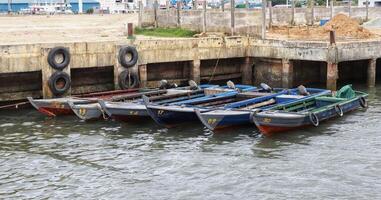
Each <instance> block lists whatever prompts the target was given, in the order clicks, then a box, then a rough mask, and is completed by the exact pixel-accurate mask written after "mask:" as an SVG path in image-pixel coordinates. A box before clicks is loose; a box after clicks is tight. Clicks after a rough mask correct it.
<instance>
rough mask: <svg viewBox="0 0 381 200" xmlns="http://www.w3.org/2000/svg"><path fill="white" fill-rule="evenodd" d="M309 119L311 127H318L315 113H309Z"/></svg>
mask: <svg viewBox="0 0 381 200" xmlns="http://www.w3.org/2000/svg"><path fill="white" fill-rule="evenodd" d="M309 117H310V121H311V123H312V125H314V126H319V118H318V117H317V116H316V114H315V113H313V112H310V114H309Z"/></svg>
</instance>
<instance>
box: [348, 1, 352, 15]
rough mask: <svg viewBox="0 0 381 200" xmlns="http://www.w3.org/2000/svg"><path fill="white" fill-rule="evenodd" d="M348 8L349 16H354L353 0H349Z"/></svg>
mask: <svg viewBox="0 0 381 200" xmlns="http://www.w3.org/2000/svg"><path fill="white" fill-rule="evenodd" d="M348 9H349V11H348V14H349V17H351V16H352V0H349V1H348Z"/></svg>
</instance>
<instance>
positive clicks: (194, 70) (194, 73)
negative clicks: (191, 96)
mask: <svg viewBox="0 0 381 200" xmlns="http://www.w3.org/2000/svg"><path fill="white" fill-rule="evenodd" d="M200 66H201V61H200V60H193V61H191V74H190V79H191V80H194V81H195V82H196V83H197V84H200V79H201V78H200V75H201V71H200Z"/></svg>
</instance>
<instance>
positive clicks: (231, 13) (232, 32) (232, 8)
mask: <svg viewBox="0 0 381 200" xmlns="http://www.w3.org/2000/svg"><path fill="white" fill-rule="evenodd" d="M234 8H235V1H234V0H230V20H231V21H230V28H231V35H234V31H235V30H234V27H235V24H234V20H235V19H234Z"/></svg>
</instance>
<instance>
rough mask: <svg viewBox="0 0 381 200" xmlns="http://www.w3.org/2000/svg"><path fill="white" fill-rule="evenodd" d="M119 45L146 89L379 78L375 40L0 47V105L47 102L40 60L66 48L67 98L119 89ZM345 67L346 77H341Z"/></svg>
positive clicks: (379, 50) (379, 49)
mask: <svg viewBox="0 0 381 200" xmlns="http://www.w3.org/2000/svg"><path fill="white" fill-rule="evenodd" d="M125 45H132V46H135V47H136V48H137V51H138V53H139V59H138V62H137V64H136V66H135V67H133V68H132V69H131V70H132V71H133V72H136V73H137V74H139V78H140V86H152V87H154V86H157V84H158V81H159V80H161V79H163V78H165V79H168V80H169V81H172V82H177V83H185V82H186V81H187V80H189V79H193V80H195V81H196V82H201V83H207V82H209V81H210V80H211V77H213V79H212V82H213V81H215V82H218V81H220V82H225V81H226V80H235V81H237V82H243V83H255V84H259V83H261V82H266V83H268V84H270V85H271V86H273V87H293V86H296V85H299V84H313V83H315V82H325V83H326V84H327V88H330V89H336V84H337V81H338V80H344V79H345V77H344V76H343V75H342V74H343V73H344V74H347V73H354V72H356V73H357V72H358V74H363V75H361V77H362V78H366V79H367V81H366V82H367V83H368V84H369V85H370V86H371V85H373V82H374V79H377V77H379V76H377V75H376V73H378V72H377V71H378V70H377V69H379V68H380V67H379V66H380V64H379V63H380V61H379V59H378V58H381V41H379V40H375V41H366V42H355V41H353V42H341V43H337V44H336V45H329V44H328V43H327V42H307V41H305V42H296V41H278V40H265V41H263V40H258V39H256V38H253V37H238V36H237V37H224V38H222V37H210V38H198V39H197V38H188V39H178V38H175V39H155V40H154V39H152V40H147V39H141V40H131V41H125V42H122V43H121V42H119V43H117V42H83V43H47V44H33V45H32V44H28V45H3V46H0V66H1V72H0V78H1V80H0V91H1V93H0V101H9V100H18V99H24V98H25V97H27V96H33V97H45V98H48V97H52V96H53V95H52V94H51V92H50V90H49V88H48V86H47V80H48V79H49V78H50V76H51V75H52V74H53V73H54V72H55V71H56V70H54V69H52V68H51V67H50V66H49V65H48V63H47V54H48V52H49V51H50V50H51V48H53V47H56V46H63V47H66V48H67V49H68V50H69V52H70V54H71V61H70V64H69V66H68V67H67V68H65V69H64V71H65V72H66V73H68V74H69V75H70V76H71V80H72V87H71V89H70V90H69V92H68V93H67V95H69V94H78V93H87V92H94V91H102V90H110V89H118V88H119V85H118V77H119V74H120V73H121V72H122V71H123V70H125V68H124V67H121V66H120V64H119V62H118V52H119V49H120V48H121V47H123V46H125ZM376 59H378V60H376ZM356 60H363V61H361V62H360V65H365V66H368V65H369V67H356V66H357V65H355V64H353V62H352V61H355V62H356ZM345 62H350V63H352V64H350V65H348V64H346V63H345ZM361 63H362V64H361ZM347 67H349V68H351V70H352V71H350V72H347V70H349V69H346V68H347ZM359 71H361V72H359ZM16 77H17V78H16ZM341 77H343V79H340V78H341Z"/></svg>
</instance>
